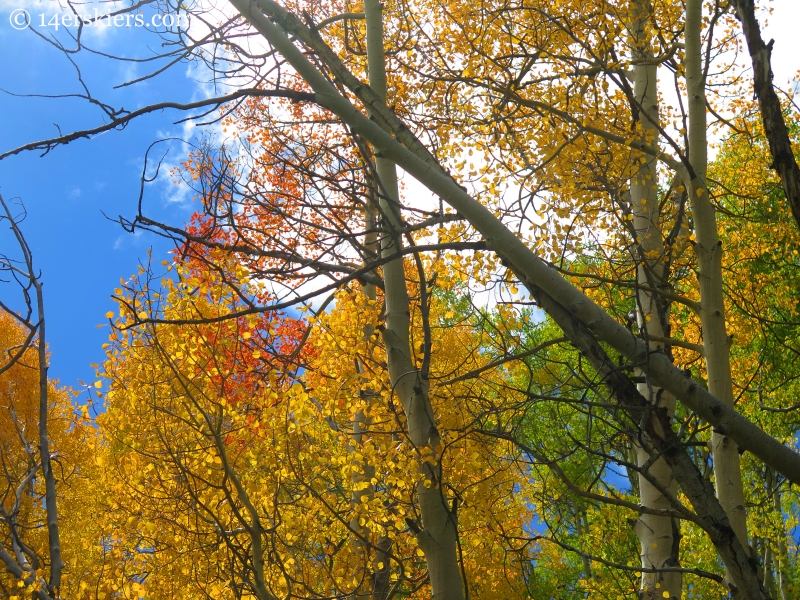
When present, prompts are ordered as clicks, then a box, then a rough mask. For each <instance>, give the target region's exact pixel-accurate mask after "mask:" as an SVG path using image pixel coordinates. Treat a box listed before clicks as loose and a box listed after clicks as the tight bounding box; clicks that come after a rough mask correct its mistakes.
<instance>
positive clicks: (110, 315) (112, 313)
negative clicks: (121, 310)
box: [106, 310, 114, 319]
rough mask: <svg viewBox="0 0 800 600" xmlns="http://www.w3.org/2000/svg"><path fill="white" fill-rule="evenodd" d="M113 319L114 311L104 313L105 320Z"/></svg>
mask: <svg viewBox="0 0 800 600" xmlns="http://www.w3.org/2000/svg"><path fill="white" fill-rule="evenodd" d="M113 318H114V311H113V310H110V311H108V312H107V313H106V319H113Z"/></svg>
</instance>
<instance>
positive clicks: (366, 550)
mask: <svg viewBox="0 0 800 600" xmlns="http://www.w3.org/2000/svg"><path fill="white" fill-rule="evenodd" d="M376 220H377V210H376V209H375V203H374V202H373V201H372V198H370V200H369V201H368V202H367V205H366V207H365V210H364V227H365V229H366V230H367V231H368V232H369V233H367V234H366V235H365V236H364V237H365V239H364V246H365V248H366V251H367V253H368V254H370V255H373V254H374V255H375V256H377V250H378V248H377V247H376V246H377V243H378V239H377V234H376V232H375V224H376ZM371 259H372V256H368V257H367V261H370V260H371ZM364 296H366V298H367V299H369V300H371V301H372V302H375V300H376V298H377V293H376V289H375V285H374V284H371V283H368V284H365V285H364ZM373 333H374V328H373V327H372V325H366V326H365V327H364V330H363V336H362V337H363V339H364V341H365V342H369V340H371V339H372V335H373ZM358 368H359V370H360V371H362V372H363V371H364V369H363V367H362V365H360V364H359V365H358ZM360 396H361V397H360V406H358V407H357V409H356V410H355V413H354V414H353V435H352V437H351V440H352V441H351V444H350V450H351V453H352V454H353V455H355V454H356V451H357V450H359V449H361V448H362V446H363V444H364V436H365V435H367V434H368V432H369V427H370V424H371V417H370V414H371V408H372V404H373V402H374V390H373V389H371V388H370V387H368V386H365V387H364V388H362V389H361V394H360ZM360 454H361V456H364V453H363V452H360ZM351 462H352V466H353V471H352V477H351V480H352V483H353V494H352V497H351V505H352V507H353V518H352V519H351V520H350V528H351V529H352V530H353V532H355V534H356V539H355V540H354V543H355V546H356V548H358V549H360V550H362V552H363V555H364V577H363V578H362V579H363V581H364V582H365V584H368V587H369V589H368V590H367V589H365V588H363V587H362V589H361V590H360V591H359V593H358V594H357V595H356V598H357V599H358V600H366V599H367V598H371V597H372V594H373V593H374V589H375V587H376V586H375V581H374V579H375V577H374V576H373V575H372V574H370V573H369V568H368V567H367V565H368V564H369V558H370V555H371V554H372V552H371V548H370V542H371V540H370V538H371V533H370V530H369V528H368V527H366V526H365V525H364V524H363V523H362V518H366V517H365V516H363V515H361V510H360V508H359V507H361V506H362V505H365V504H366V503H368V502H369V501H371V500H372V499H373V498H374V497H375V486H374V485H373V484H372V479H373V478H374V477H375V467H374V466H373V465H370V464H368V463H367V462H366V461H359V460H356V459H355V458H352V459H351ZM362 486H365V487H362ZM384 554H385V553H384ZM375 558H376V560H375V563H376V564H380V565H382V567H383V568H382V569H381V571H383V570H386V571H387V572H388V567H389V565H388V559H387V558H386V556H385V555H384V556H376V557H375ZM376 574H377V573H376Z"/></svg>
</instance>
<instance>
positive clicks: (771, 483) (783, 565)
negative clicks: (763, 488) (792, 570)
mask: <svg viewBox="0 0 800 600" xmlns="http://www.w3.org/2000/svg"><path fill="white" fill-rule="evenodd" d="M775 479H776V478H775V472H774V471H773V470H772V469H770V468H769V467H767V469H766V484H767V493H769V494H770V495H771V496H772V508H773V510H774V511H775V512H776V513H777V515H778V518H779V520H780V523H781V526H780V529H779V530H778V531H777V532H776V533H777V535H776V536H775V537H776V538H777V540H776V541H777V546H778V556H777V557H776V560H775V574H776V578H777V580H778V591H779V592H780V599H781V600H789V581H788V576H789V552H788V548H787V547H786V528H785V526H784V523H783V508H782V507H781V491H780V489H779V488H778V483H777V481H776V480H775Z"/></svg>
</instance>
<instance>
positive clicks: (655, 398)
mask: <svg viewBox="0 0 800 600" xmlns="http://www.w3.org/2000/svg"><path fill="white" fill-rule="evenodd" d="M632 13H633V14H632V17H633V22H632V26H631V37H632V46H633V57H634V59H636V61H635V66H634V67H633V92H634V96H635V104H634V107H633V110H634V112H635V114H636V115H637V116H638V118H637V119H636V122H635V124H636V126H637V129H638V131H637V133H638V134H639V136H640V137H641V139H642V142H643V143H644V144H646V145H648V146H654V145H655V143H656V142H655V141H656V140H657V139H658V135H659V134H658V127H657V125H658V122H659V115H658V81H657V73H656V66H655V64H647V63H648V62H651V63H652V59H653V52H652V40H651V36H650V34H649V33H648V30H649V29H650V28H649V27H648V25H649V24H650V19H651V17H652V8H651V6H650V2H649V0H634V1H633V3H632ZM633 159H634V167H633V173H632V175H631V182H630V185H631V198H630V199H631V209H632V211H633V226H634V231H635V233H636V242H637V246H636V248H635V251H634V252H635V253H636V254H637V256H635V259H636V261H637V263H638V264H639V267H638V270H637V280H638V281H639V282H640V283H641V284H643V285H644V286H646V287H647V288H649V289H658V288H660V287H663V286H664V285H665V284H666V283H667V282H666V277H667V272H666V271H667V269H666V268H665V265H664V262H663V261H662V259H663V257H664V256H665V254H664V241H663V237H662V235H661V214H660V212H659V201H658V170H657V166H658V165H657V160H656V158H655V157H654V156H652V155H648V154H645V153H635V154H634V156H633ZM637 303H638V311H637V321H638V323H639V329H640V331H642V333H643V334H644V336H645V338H649V337H650V336H654V337H655V339H664V338H668V337H669V315H668V308H667V306H666V305H665V303H664V302H663V301H662V300H661V298H659V297H658V296H657V295H656V294H653V293H652V292H648V291H644V290H639V291H638V294H637ZM648 345H649V347H650V349H651V351H653V352H665V353H666V349H665V348H664V344H663V342H654V341H651V342H649V344H648ZM637 388H638V390H639V392H640V393H641V394H642V396H644V397H645V398H647V399H648V401H649V402H650V404H651V405H652V406H653V407H654V408H660V407H664V408H666V410H667V414H668V415H669V417H670V418H672V416H673V415H674V414H675V397H674V396H672V395H671V394H669V393H667V392H665V390H663V389H661V388H659V387H656V386H654V385H652V382H651V381H649V378H648V380H647V381H646V382H645V383H640V384H639V385H638V386H637ZM635 447H636V455H637V463H638V465H639V466H640V467H642V466H644V465H645V464H646V463H649V461H650V454H649V453H648V452H647V451H646V450H645V449H644V448H642V447H641V446H640V445H638V444H636V445H635ZM647 470H648V473H649V475H650V476H651V477H654V478H655V479H656V480H657V482H658V483H659V484H660V486H662V487H663V488H665V489H667V490H669V492H670V493H673V494H674V493H675V492H676V491H677V483H676V482H675V480H674V478H673V477H672V471H671V469H670V467H669V465H667V463H666V462H665V461H664V459H663V458H659V459H658V460H656V461H655V462H654V463H653V464H652V465H650V466H649V467H648V468H647ZM638 487H639V493H640V501H641V504H642V506H644V507H647V508H656V509H669V508H671V504H670V500H669V498H667V497H665V496H664V494H662V493H661V491H659V489H658V487H656V486H654V485H653V484H652V483H651V482H650V481H649V480H648V479H647V478H645V477H644V476H642V475H641V474H640V475H639V486H638ZM679 530H680V529H679V527H678V526H677V524H676V523H673V519H671V518H670V517H659V516H656V515H649V514H643V515H641V516H640V517H639V520H638V521H637V523H636V525H635V526H634V532H635V533H636V535H637V537H638V538H639V544H640V548H641V551H640V555H641V563H642V567H643V568H645V569H660V568H663V567H677V566H679V563H678V560H677V553H676V552H675V548H676V547H677V544H678V541H679V536H678V537H676V535H675V534H676V532H679ZM682 587H683V578H682V576H681V574H680V573H676V572H670V571H666V572H657V573H644V574H643V575H642V582H641V589H640V592H639V596H640V598H642V599H647V600H650V599H651V598H652V599H655V598H664V593H665V592H666V593H668V594H669V597H670V598H674V599H676V600H677V599H679V598H680V597H681V589H682Z"/></svg>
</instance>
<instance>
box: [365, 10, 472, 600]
mask: <svg viewBox="0 0 800 600" xmlns="http://www.w3.org/2000/svg"><path fill="white" fill-rule="evenodd" d="M364 11H365V16H366V18H367V61H368V68H369V82H370V87H371V88H372V89H373V90H374V91H375V93H376V94H377V95H378V97H379V98H380V99H381V101H382V102H383V103H385V102H386V63H385V56H384V48H383V20H382V15H381V11H382V5H381V3H380V1H379V0H365V3H364ZM375 163H376V171H377V178H378V194H379V197H380V202H379V206H380V212H381V235H382V238H381V252H382V254H383V256H392V255H395V254H397V253H398V251H400V250H401V249H402V238H401V236H400V233H399V232H400V230H401V228H402V219H401V214H400V194H399V193H398V186H397V171H396V167H395V164H394V162H392V161H391V160H388V159H386V158H383V157H380V156H378V157H376V159H375ZM383 282H384V295H385V303H386V305H385V308H386V311H385V328H384V330H383V340H384V344H385V346H386V358H387V363H388V365H389V378H390V381H391V384H392V387H393V389H394V391H395V393H396V394H397V396H398V398H399V399H400V402H401V404H402V406H403V412H404V413H405V415H406V420H407V424H408V434H409V438H410V441H411V443H412V444H413V445H414V447H415V448H416V449H417V450H418V451H419V452H420V453H422V454H426V455H428V456H432V457H433V458H434V459H436V462H435V464H432V462H431V461H424V462H422V467H421V470H422V473H421V477H420V480H419V481H418V483H417V490H416V491H417V498H418V500H419V511H420V515H421V517H422V523H421V527H420V526H419V525H418V524H413V526H414V527H412V528H416V529H418V532H416V533H417V541H418V543H419V546H420V549H421V550H422V551H423V552H424V553H425V560H426V561H427V565H428V576H429V577H430V582H431V588H432V597H433V598H434V599H435V600H461V599H462V598H464V593H463V586H462V581H461V572H460V569H459V564H458V558H457V553H456V538H457V523H456V516H455V514H454V512H452V511H451V510H450V508H449V507H448V506H447V503H446V501H445V495H444V494H443V493H442V489H441V484H442V468H441V464H440V463H439V462H438V453H439V451H440V448H441V440H440V438H439V432H438V430H437V429H436V419H435V416H434V414H433V409H432V407H431V403H430V397H429V395H428V388H429V382H428V380H427V378H426V376H424V374H423V373H422V372H420V370H419V369H417V368H416V367H415V365H414V362H413V360H412V358H411V343H410V332H409V329H410V324H411V310H410V303H409V298H408V291H407V289H406V276H405V268H404V265H403V259H402V258H396V259H394V260H391V261H389V262H387V263H386V264H385V265H384V267H383ZM420 285H425V282H424V281H421V282H420ZM425 352H430V348H425Z"/></svg>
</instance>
